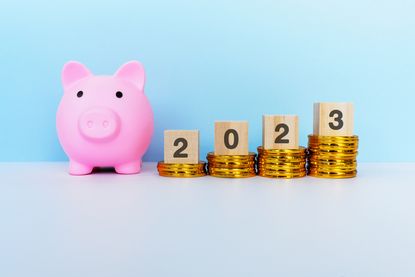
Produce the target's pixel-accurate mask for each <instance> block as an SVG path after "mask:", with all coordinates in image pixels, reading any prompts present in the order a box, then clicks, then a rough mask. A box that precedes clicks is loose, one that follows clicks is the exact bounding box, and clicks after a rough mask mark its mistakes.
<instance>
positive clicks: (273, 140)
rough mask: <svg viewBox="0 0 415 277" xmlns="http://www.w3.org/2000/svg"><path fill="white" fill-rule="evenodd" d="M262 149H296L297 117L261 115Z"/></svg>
mask: <svg viewBox="0 0 415 277" xmlns="http://www.w3.org/2000/svg"><path fill="white" fill-rule="evenodd" d="M262 147H263V148H264V149H298V116H296V115H263V116H262Z"/></svg>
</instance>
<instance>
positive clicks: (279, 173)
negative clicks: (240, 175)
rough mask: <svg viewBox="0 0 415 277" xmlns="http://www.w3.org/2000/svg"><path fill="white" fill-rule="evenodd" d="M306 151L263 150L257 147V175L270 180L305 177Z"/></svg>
mask: <svg viewBox="0 0 415 277" xmlns="http://www.w3.org/2000/svg"><path fill="white" fill-rule="evenodd" d="M306 157H307V155H306V149H305V148H304V147H299V148H298V149H269V150H268V149H264V148H263V147H262V146H259V147H258V175H260V176H263V177H271V178H298V177H304V176H306V175H307V171H306Z"/></svg>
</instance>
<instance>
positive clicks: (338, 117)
mask: <svg viewBox="0 0 415 277" xmlns="http://www.w3.org/2000/svg"><path fill="white" fill-rule="evenodd" d="M329 116H330V117H333V120H334V121H335V122H337V125H334V123H333V122H330V123H329V127H330V128H331V129H333V130H336V131H337V130H340V129H341V128H343V125H344V122H343V120H342V118H343V113H342V112H341V111H340V110H332V111H331V112H330V114H329ZM335 116H336V117H335Z"/></svg>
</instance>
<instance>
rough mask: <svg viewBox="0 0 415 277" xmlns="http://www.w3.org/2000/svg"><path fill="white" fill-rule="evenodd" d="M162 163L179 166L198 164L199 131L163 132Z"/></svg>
mask: <svg viewBox="0 0 415 277" xmlns="http://www.w3.org/2000/svg"><path fill="white" fill-rule="evenodd" d="M164 162H165V163H180V164H197V163H199V131H198V130H166V131H164Z"/></svg>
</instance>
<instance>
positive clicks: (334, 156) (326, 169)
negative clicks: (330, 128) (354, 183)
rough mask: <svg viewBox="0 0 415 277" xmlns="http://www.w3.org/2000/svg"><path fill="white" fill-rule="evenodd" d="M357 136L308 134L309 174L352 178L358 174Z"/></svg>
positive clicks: (323, 176)
mask: <svg viewBox="0 0 415 277" xmlns="http://www.w3.org/2000/svg"><path fill="white" fill-rule="evenodd" d="M358 142H359V138H358V137H357V136H314V135H310V136H308V152H309V155H308V170H309V175H311V176H315V177H322V178H352V177H355V176H356V174H357V161H356V157H357V148H358Z"/></svg>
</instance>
